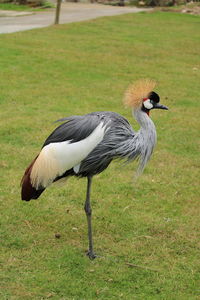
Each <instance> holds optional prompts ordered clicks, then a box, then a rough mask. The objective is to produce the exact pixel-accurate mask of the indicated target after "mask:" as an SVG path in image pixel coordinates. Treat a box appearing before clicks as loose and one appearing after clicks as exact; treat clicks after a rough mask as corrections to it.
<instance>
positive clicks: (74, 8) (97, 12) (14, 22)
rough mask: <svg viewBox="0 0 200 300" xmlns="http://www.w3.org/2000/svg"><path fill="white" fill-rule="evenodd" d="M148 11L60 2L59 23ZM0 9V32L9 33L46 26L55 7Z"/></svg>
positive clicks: (52, 18) (51, 19)
mask: <svg viewBox="0 0 200 300" xmlns="http://www.w3.org/2000/svg"><path fill="white" fill-rule="evenodd" d="M147 10H148V11H149V9H145V8H144V9H141V8H136V7H116V6H108V5H101V4H82V3H62V7H61V15H60V24H64V23H72V22H78V21H84V20H89V19H95V18H98V17H103V16H114V15H120V14H127V13H136V12H140V11H147ZM24 14H25V15H23V13H21V12H20V13H19V14H18V13H17V12H9V11H7V12H6V13H5V11H0V33H11V32H17V31H24V30H29V29H33V28H41V27H47V26H50V25H52V24H53V23H54V18H55V9H51V10H48V11H42V12H35V13H33V14H30V13H24Z"/></svg>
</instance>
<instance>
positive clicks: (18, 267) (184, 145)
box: [0, 13, 200, 300]
mask: <svg viewBox="0 0 200 300" xmlns="http://www.w3.org/2000/svg"><path fill="white" fill-rule="evenodd" d="M199 23H200V19H199V17H195V16H189V15H179V14H176V13H172V14H170V13H169V14H168V13H153V14H145V13H142V14H129V15H124V16H117V17H110V18H101V19H98V20H93V21H88V22H82V23H74V24H70V25H60V26H53V27H49V28H44V29H39V30H32V31H26V32H21V33H20V32H19V33H15V34H7V35H1V36H0V44H1V47H0V70H1V80H0V102H1V117H0V122H1V125H0V131H1V161H0V165H1V176H0V180H1V184H0V203H1V245H2V248H1V250H2V251H1V254H0V259H1V263H2V265H1V267H2V272H1V276H2V278H1V280H0V282H1V286H2V289H1V293H2V295H1V299H12V300H13V299H20V300H23V299H49V298H50V299H59V300H60V299H65V300H68V299H69V300H72V299H76V300H80V299H81V300H82V299H85V300H88V299H89V300H93V299H102V300H105V299H125V300H127V299H128V300H129V299H130V300H132V299H142V300H143V299H170V300H171V299H174V300H177V299H181V300H183V299H185V300H188V299H199V297H200V260H199V250H200V249H199V248H200V244H199V213H200V211H199V138H198V137H199V109H200V104H199V103H200V101H199V80H200V57H199V46H200V40H199V36H200V26H199ZM141 77H142V78H143V77H150V78H153V79H156V80H157V81H158V86H157V89H156V91H157V92H159V94H160V96H161V102H162V103H163V104H165V105H167V106H169V108H170V110H169V111H153V112H152V114H151V117H152V119H153V120H154V122H155V124H156V127H157V133H158V144H157V147H156V149H155V151H154V154H153V157H152V159H151V161H150V163H149V164H148V166H147V168H146V169H145V172H144V174H143V175H142V176H141V177H140V179H139V180H138V181H137V182H136V183H134V182H133V174H134V169H135V164H130V165H126V166H123V165H121V163H119V162H116V163H113V164H112V165H111V166H110V167H109V168H108V169H107V170H106V171H105V172H104V173H102V174H100V175H98V176H96V177H95V179H94V183H93V190H92V207H93V221H94V222H93V225H94V242H95V250H96V252H97V253H98V254H99V255H100V256H101V257H100V258H98V259H96V260H94V261H90V260H89V259H88V258H87V257H86V256H85V251H86V249H87V228H86V218H85V215H84V211H83V204H84V198H85V189H86V180H85V179H81V180H77V179H75V178H71V179H70V180H68V182H67V183H66V184H65V185H63V186H59V185H53V186H51V187H50V188H49V189H48V190H47V191H46V192H45V193H44V194H43V195H42V196H41V198H40V199H39V200H38V201H31V202H29V203H24V202H22V201H21V200H20V187H19V182H20V179H21V177H22V175H23V172H24V169H25V167H26V166H27V165H28V164H29V163H30V161H31V160H32V159H33V158H34V157H35V155H36V154H37V153H38V151H39V149H40V147H41V145H42V143H43V141H44V139H45V138H46V137H47V136H48V134H49V133H50V132H51V131H52V130H53V128H55V124H53V123H52V122H53V121H54V120H56V119H59V118H61V117H64V116H69V115H72V114H74V115H76V114H85V113H88V112H90V111H98V110H113V111H116V112H119V113H121V114H123V115H124V116H125V117H127V118H128V119H129V120H130V122H131V123H132V124H133V127H134V128H136V129H138V125H137V124H136V122H135V121H134V120H132V118H131V112H130V111H129V110H126V109H125V108H124V107H123V105H122V103H121V99H122V97H123V93H124V91H125V89H126V88H127V86H128V85H129V84H130V83H131V82H133V81H134V80H136V79H138V78H141ZM55 233H60V235H61V237H60V239H56V238H55ZM128 264H132V265H128ZM133 265H137V267H134V266H133Z"/></svg>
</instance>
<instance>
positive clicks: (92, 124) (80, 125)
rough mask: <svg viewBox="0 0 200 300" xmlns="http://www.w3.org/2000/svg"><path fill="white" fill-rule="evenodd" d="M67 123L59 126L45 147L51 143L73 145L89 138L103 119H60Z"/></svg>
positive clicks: (82, 117) (76, 117)
mask: <svg viewBox="0 0 200 300" xmlns="http://www.w3.org/2000/svg"><path fill="white" fill-rule="evenodd" d="M58 121H61V122H62V121H66V122H65V123H63V124H61V125H60V126H58V127H57V128H56V129H55V130H54V131H53V132H52V133H51V135H50V136H49V137H48V138H47V139H46V141H45V142H44V145H43V147H44V146H46V145H48V144H50V143H58V142H64V141H71V142H73V143H75V142H78V141H80V140H83V139H85V138H86V137H88V136H89V135H90V134H91V133H92V132H93V130H94V129H95V128H96V127H97V126H98V125H99V124H100V122H101V118H99V117H97V116H95V115H94V116H92V117H89V115H85V116H71V117H67V118H63V119H60V120H58Z"/></svg>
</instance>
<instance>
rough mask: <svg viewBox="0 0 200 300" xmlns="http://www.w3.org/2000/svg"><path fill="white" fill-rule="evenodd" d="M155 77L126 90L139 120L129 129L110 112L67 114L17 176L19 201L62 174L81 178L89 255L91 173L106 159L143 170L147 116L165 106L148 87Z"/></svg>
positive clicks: (149, 136) (149, 140)
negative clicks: (135, 163)
mask: <svg viewBox="0 0 200 300" xmlns="http://www.w3.org/2000/svg"><path fill="white" fill-rule="evenodd" d="M154 86H155V82H153V81H149V80H142V81H139V82H138V83H137V84H136V85H135V86H131V87H130V88H129V89H128V92H127V93H126V99H125V100H126V101H125V102H126V103H127V105H129V106H131V107H132V113H133V116H134V118H135V119H136V120H137V122H138V123H139V124H140V129H139V130H138V131H137V132H135V131H134V130H133V128H132V126H131V125H130V124H129V122H128V121H127V120H126V119H125V118H124V117H122V116H121V115H119V114H117V113H115V112H109V111H100V112H93V113H90V114H87V115H84V116H71V117H67V118H63V119H60V120H58V122H63V123H62V124H61V125H60V126H58V127H57V128H56V129H55V130H54V131H53V132H52V133H51V134H50V136H49V137H48V138H47V139H46V141H45V142H44V144H43V147H42V149H41V152H40V153H39V155H38V156H37V157H36V158H35V159H34V160H33V162H32V163H31V164H30V165H29V167H28V168H27V169H26V171H25V174H24V176H23V178H22V192H21V195H22V200H26V201H29V200H31V199H37V198H38V197H39V196H40V195H41V193H42V192H43V191H44V190H45V188H47V187H48V185H50V184H51V183H52V182H53V181H57V180H60V179H61V178H63V177H68V176H78V177H87V180H88V182H87V193H86V201H85V206H84V208H85V212H86V216H87V222H88V239H89V251H88V256H89V258H90V259H94V258H95V257H96V255H95V253H94V251H93V242H92V225H91V214H92V210H91V206H90V191H91V185H92V178H93V176H94V175H96V174H98V173H101V172H102V171H103V170H104V169H106V168H107V167H108V166H109V164H110V163H111V161H112V160H114V159H124V160H125V161H127V162H131V161H133V160H135V159H138V161H139V164H138V169H137V175H140V174H141V173H142V171H143V170H144V168H145V166H146V164H147V162H148V160H149V159H150V157H151V154H152V152H153V149H154V146H155V144H156V129H155V126H154V123H153V121H152V120H151V119H150V117H149V112H150V110H151V109H153V108H157V109H158V108H160V109H167V107H165V106H163V105H161V104H159V101H160V98H159V96H158V94H156V93H155V92H153V91H152V89H151V88H152V87H154Z"/></svg>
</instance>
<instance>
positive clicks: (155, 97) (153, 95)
mask: <svg viewBox="0 0 200 300" xmlns="http://www.w3.org/2000/svg"><path fill="white" fill-rule="evenodd" d="M149 99H151V100H153V101H154V102H156V103H158V102H159V101H160V97H159V95H158V94H157V93H155V92H151V93H150V94H149Z"/></svg>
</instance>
